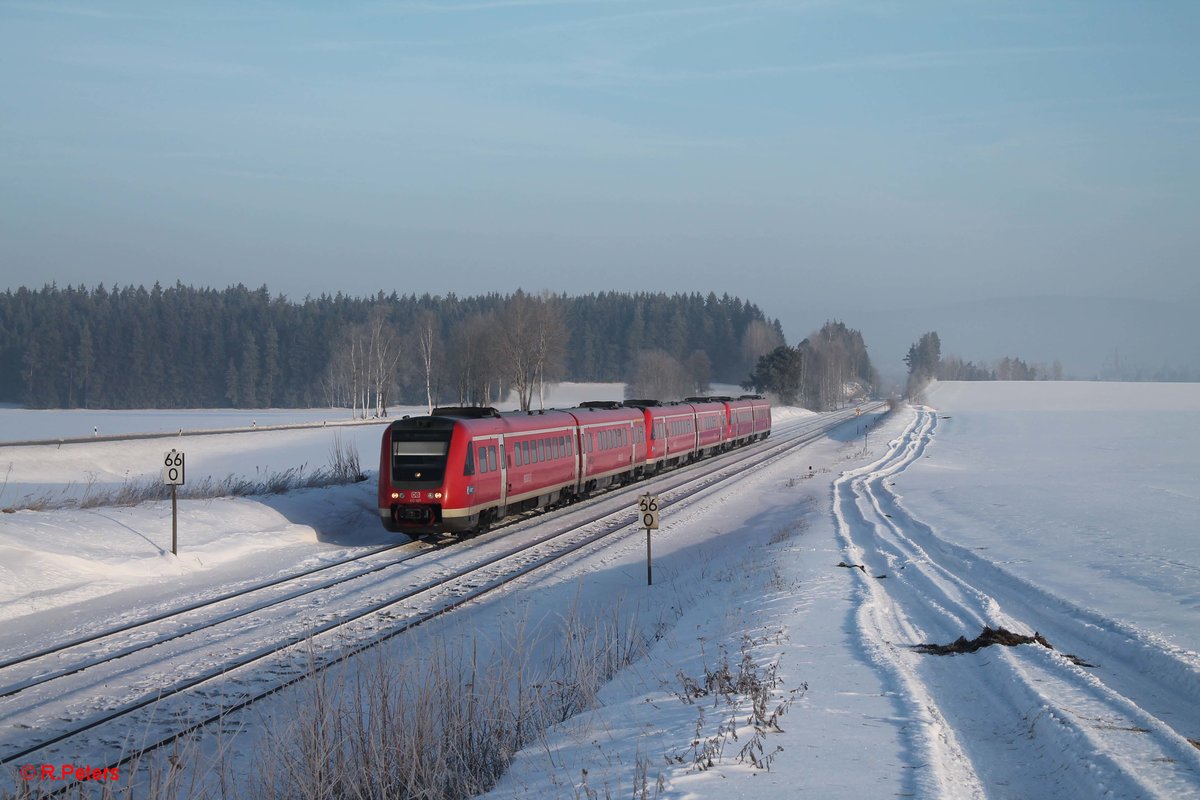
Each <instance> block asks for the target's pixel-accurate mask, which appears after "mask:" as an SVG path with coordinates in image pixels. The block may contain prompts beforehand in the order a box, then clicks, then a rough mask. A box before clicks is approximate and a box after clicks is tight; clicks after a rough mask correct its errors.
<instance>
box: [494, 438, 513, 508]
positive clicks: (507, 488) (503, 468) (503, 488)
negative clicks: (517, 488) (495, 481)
mask: <svg viewBox="0 0 1200 800" xmlns="http://www.w3.org/2000/svg"><path fill="white" fill-rule="evenodd" d="M496 445H497V446H498V447H499V448H500V507H501V508H503V507H504V506H506V505H508V495H509V494H510V493H511V492H512V486H511V485H510V484H509V482H508V456H507V453H505V450H507V448H506V447H505V446H504V434H500V435H499V436H498V437H497V438H496Z"/></svg>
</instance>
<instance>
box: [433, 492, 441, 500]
mask: <svg viewBox="0 0 1200 800" xmlns="http://www.w3.org/2000/svg"><path fill="white" fill-rule="evenodd" d="M433 499H434V500H441V499H442V493H441V492H434V493H433Z"/></svg>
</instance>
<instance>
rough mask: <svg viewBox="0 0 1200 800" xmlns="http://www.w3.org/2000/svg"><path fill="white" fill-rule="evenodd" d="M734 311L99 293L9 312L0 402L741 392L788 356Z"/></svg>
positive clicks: (80, 291)
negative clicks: (758, 371)
mask: <svg viewBox="0 0 1200 800" xmlns="http://www.w3.org/2000/svg"><path fill="white" fill-rule="evenodd" d="M783 340H784V339H783V332H782V328H781V326H780V324H779V322H778V320H771V319H768V318H767V317H766V316H765V315H764V314H763V313H762V311H761V310H760V309H759V308H758V307H757V306H755V305H754V304H752V303H750V302H747V301H743V300H741V299H740V298H737V297H730V296H729V295H728V294H725V295H722V296H717V295H716V294H715V293H709V294H707V295H701V294H699V293H691V294H675V295H667V294H665V293H618V292H603V293H597V294H588V295H580V296H567V295H560V294H553V293H543V294H539V295H533V294H528V293H525V292H523V291H520V290H518V291H516V292H514V293H513V294H509V295H501V294H498V293H491V294H486V295H479V296H473V297H459V296H457V295H454V294H450V295H447V296H444V297H443V296H430V295H428V294H426V295H422V296H417V295H411V294H410V295H401V294H398V293H395V292H392V293H390V294H385V293H384V292H382V291H381V292H379V293H378V294H376V295H373V296H369V297H351V296H347V295H344V294H342V293H340V292H339V293H337V294H335V295H328V294H322V295H321V296H320V297H317V298H313V297H306V298H305V299H304V300H303V301H299V302H296V301H292V300H289V299H288V298H286V297H285V296H284V295H282V294H277V295H272V294H271V292H270V291H269V290H268V288H267V287H266V286H265V285H264V286H262V287H260V288H258V289H249V288H247V287H245V286H242V285H238V286H234V287H229V288H226V289H212V288H197V287H192V286H184V285H182V284H181V283H176V284H175V285H174V286H171V287H167V288H163V287H162V286H161V285H159V284H155V285H154V286H153V287H152V288H150V289H146V288H145V287H143V286H136V287H135V286H123V287H117V286H114V287H112V288H111V289H107V288H105V287H104V286H103V285H99V286H97V287H95V288H86V287H82V286H81V287H72V286H67V287H66V288H61V289H60V288H58V287H57V286H55V285H48V286H45V287H43V288H42V289H40V290H32V289H27V288H24V287H22V288H19V289H17V290H15V291H14V290H8V291H6V292H4V293H3V294H0V402H6V403H19V404H22V405H25V406H27V407H30V408H184V407H197V408H216V407H240V408H263V407H315V406H334V407H350V408H354V409H356V412H358V413H363V414H368V413H376V414H383V413H386V410H387V408H388V407H389V406H391V405H397V404H428V405H430V406H432V405H434V404H451V403H457V404H464V405H484V404H488V403H491V402H494V401H497V400H499V399H502V398H503V397H504V396H505V394H506V393H507V392H508V391H509V390H513V391H515V392H517V394H518V397H519V400H520V404H521V405H522V407H526V408H527V407H530V405H532V404H535V403H536V400H537V398H536V394H537V393H538V392H540V391H541V390H542V388H543V387H544V386H545V385H546V384H547V383H550V382H554V381H559V380H575V381H596V382H621V381H625V382H630V383H631V384H632V383H634V382H636V381H637V380H639V379H644V378H646V377H647V376H661V375H663V374H668V373H669V374H671V375H674V376H675V377H676V378H677V379H678V380H677V383H676V385H675V386H674V387H673V390H678V391H679V392H681V393H698V392H701V393H702V392H704V391H707V387H708V385H709V383H710V382H726V383H739V382H740V381H741V379H742V376H744V375H745V374H746V372H747V371H749V370H750V369H752V368H753V366H754V365H755V363H756V362H757V359H758V357H759V356H760V355H762V354H763V353H765V352H768V351H769V350H770V349H772V348H774V347H776V346H777V345H779V344H781V343H782V342H783Z"/></svg>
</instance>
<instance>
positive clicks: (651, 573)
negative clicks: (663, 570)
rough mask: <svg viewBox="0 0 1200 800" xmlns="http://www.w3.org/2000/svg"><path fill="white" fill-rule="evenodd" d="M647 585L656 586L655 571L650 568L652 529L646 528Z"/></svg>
mask: <svg viewBox="0 0 1200 800" xmlns="http://www.w3.org/2000/svg"><path fill="white" fill-rule="evenodd" d="M646 585H647V586H653V585H654V571H653V569H652V568H651V566H650V529H649V528H646Z"/></svg>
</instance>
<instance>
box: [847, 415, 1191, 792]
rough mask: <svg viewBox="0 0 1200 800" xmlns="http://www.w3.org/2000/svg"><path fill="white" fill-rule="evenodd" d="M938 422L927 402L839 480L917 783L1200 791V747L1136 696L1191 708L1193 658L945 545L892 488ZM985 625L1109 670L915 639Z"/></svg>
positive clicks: (924, 788) (860, 625) (869, 652)
mask: <svg viewBox="0 0 1200 800" xmlns="http://www.w3.org/2000/svg"><path fill="white" fill-rule="evenodd" d="M935 426H936V415H935V414H933V413H930V412H929V411H927V410H923V409H922V410H918V411H917V412H916V414H915V416H914V418H913V420H912V422H911V423H910V424H909V426H908V427H907V428H906V430H905V431H904V433H903V434H902V436H901V437H900V438H899V439H897V440H896V441H894V442H892V444H891V446H890V448H889V451H888V453H887V454H886V455H885V456H884V457H883V458H881V459H880V460H878V461H876V462H875V463H874V464H871V465H868V466H866V467H863V468H860V469H857V470H852V471H848V472H846V473H843V475H842V476H841V477H839V478H838V479H837V481H835V483H834V516H835V522H836V524H837V528H838V531H839V533H840V535H841V536H842V538H843V540H844V543H845V545H846V550H847V556H848V560H849V561H851V563H861V564H863V565H864V567H865V568H866V571H865V572H862V571H859V570H850V572H852V573H853V574H854V577H855V579H856V581H857V582H858V587H859V591H858V602H859V607H858V610H857V612H856V626H857V631H858V634H859V636H860V639H861V645H862V647H863V650H864V655H865V656H866V658H868V659H869V660H870V661H871V662H873V663H874V664H875V665H876V666H877V667H878V668H879V669H880V671H881V672H882V673H883V674H884V675H885V676H886V678H887V681H888V683H889V685H890V686H891V688H893V689H894V690H895V691H896V692H897V702H898V704H900V705H901V706H902V707H903V708H904V709H905V711H906V713H907V714H908V715H909V716H910V718H912V719H913V720H914V721H915V724H914V725H913V726H912V727H910V728H909V729H908V738H909V746H910V747H911V748H912V749H913V751H914V756H915V760H916V761H917V762H918V764H919V765H920V766H919V768H918V769H915V770H914V776H913V782H914V789H915V790H916V791H917V793H918V794H921V795H931V796H937V795H942V796H947V795H953V796H956V797H962V796H970V797H993V796H994V797H1021V796H1030V795H1044V794H1048V793H1051V792H1053V793H1054V794H1055V795H1056V796H1061V797H1080V798H1083V797H1095V796H1101V795H1107V794H1110V793H1111V794H1114V795H1116V796H1129V797H1185V796H1193V797H1200V753H1197V751H1196V750H1195V749H1194V748H1193V747H1192V746H1191V745H1189V744H1188V742H1187V740H1186V739H1185V738H1184V736H1182V735H1180V733H1179V732H1177V731H1176V730H1173V729H1172V728H1171V727H1170V726H1169V725H1168V724H1167V723H1166V722H1164V721H1163V719H1160V718H1159V717H1158V716H1156V715H1155V714H1153V713H1151V712H1149V711H1147V710H1146V709H1144V708H1143V707H1141V706H1140V705H1139V704H1138V703H1137V702H1136V701H1135V700H1134V699H1131V698H1138V699H1140V698H1142V697H1147V698H1149V704H1150V705H1153V706H1155V707H1162V708H1165V709H1167V710H1170V709H1172V708H1173V709H1175V710H1176V711H1178V710H1180V709H1195V708H1196V707H1197V704H1198V703H1200V700H1198V699H1197V698H1198V697H1200V693H1197V692H1194V691H1193V690H1192V687H1193V686H1194V685H1195V682H1196V680H1197V675H1196V673H1195V670H1193V669H1192V668H1191V666H1190V665H1189V664H1187V663H1186V662H1183V661H1180V660H1178V659H1176V658H1174V656H1173V655H1172V654H1170V653H1168V652H1165V651H1163V650H1161V649H1160V648H1152V647H1151V645H1150V643H1149V642H1147V641H1142V640H1138V639H1136V638H1134V639H1131V638H1130V631H1129V630H1128V629H1127V628H1125V627H1123V626H1121V625H1119V624H1118V623H1115V622H1114V621H1112V620H1108V619H1105V618H1103V617H1101V616H1100V615H1098V614H1094V613H1091V612H1084V611H1082V610H1080V609H1076V608H1074V607H1071V606H1070V605H1069V604H1067V603H1065V602H1064V601H1062V600H1061V599H1059V598H1056V597H1054V596H1053V595H1050V594H1049V593H1046V592H1044V591H1042V590H1040V589H1038V588H1037V587H1035V586H1033V585H1031V584H1028V583H1027V582H1024V581H1021V580H1019V579H1016V578H1015V577H1013V576H1011V575H1008V574H1007V573H1005V572H1004V571H1003V570H1001V569H999V568H998V567H997V566H996V565H994V564H991V563H990V562H986V561H983V560H982V559H980V558H978V557H977V556H976V555H975V554H973V553H972V552H971V551H968V550H965V549H964V548H958V547H955V546H953V545H948V544H947V543H945V542H943V541H942V540H940V539H938V538H937V537H936V536H935V535H934V534H933V532H932V530H931V529H930V528H929V527H928V526H927V525H924V524H923V523H921V522H919V521H918V520H916V519H915V518H914V517H912V515H910V514H909V513H908V512H907V511H906V510H905V509H904V507H903V506H902V505H901V504H900V503H899V501H898V500H897V499H896V497H895V495H894V494H892V492H890V491H889V490H888V489H887V487H886V485H885V484H886V482H887V479H888V478H890V477H892V476H894V475H895V474H897V473H899V472H901V471H903V470H904V469H905V468H906V467H907V466H909V465H910V464H912V463H913V462H914V461H916V460H917V459H919V458H921V457H922V456H923V455H924V453H925V449H926V446H927V445H928V442H929V440H930V436H931V435H932V433H933V430H934V428H935ZM918 540H921V541H923V542H926V543H927V544H929V548H928V549H926V548H925V547H922V545H921V544H920V543H919V542H918ZM882 574H886V575H887V576H888V577H887V578H876V577H874V576H876V575H882ZM983 625H991V626H992V627H1000V626H1003V627H1006V628H1009V629H1010V630H1014V631H1017V632H1020V633H1027V634H1029V633H1033V632H1034V629H1037V630H1040V631H1041V632H1042V633H1043V634H1044V635H1047V636H1048V637H1049V638H1050V641H1051V643H1053V644H1055V646H1058V647H1063V646H1064V645H1067V646H1066V649H1067V650H1071V648H1079V651H1080V652H1079V654H1080V655H1081V656H1083V657H1084V658H1087V659H1089V660H1097V659H1098V660H1103V661H1105V663H1109V664H1110V665H1111V667H1110V668H1105V675H1104V679H1103V680H1102V679H1101V678H1100V677H1098V676H1097V675H1095V674H1091V673H1090V672H1089V671H1088V670H1086V669H1084V668H1082V667H1079V666H1077V665H1075V664H1073V663H1072V662H1071V661H1070V660H1068V659H1067V658H1065V657H1064V656H1062V655H1061V654H1060V653H1058V652H1053V651H1050V650H1047V649H1045V648H1042V647H1040V646H1033V647H1025V646H1022V647H1017V648H1005V647H994V648H990V649H989V650H987V651H981V652H979V653H976V654H973V655H962V656H951V657H938V656H928V655H922V654H918V653H915V652H913V651H912V650H910V649H908V648H907V647H906V646H909V645H913V644H918V643H922V642H950V641H952V640H954V639H956V638H957V637H958V636H961V635H967V636H968V637H971V636H974V635H975V634H976V633H977V632H978V631H979V629H980V628H982V626H983ZM1072 632H1074V635H1072ZM1056 637H1057V638H1056ZM1097 643H1099V644H1101V645H1102V647H1096V648H1093V647H1092V645H1096V644H1097ZM1098 651H1099V652H1098ZM1147 667H1149V670H1148V671H1149V672H1150V676H1151V677H1150V679H1147V677H1146V675H1145V673H1146V672H1147ZM1164 677H1168V678H1170V679H1169V680H1161V678H1164ZM1156 678H1160V679H1156ZM1114 686H1117V687H1120V688H1119V689H1118V688H1113V687H1114ZM1181 703H1182V705H1179V704H1181ZM1178 716H1179V718H1180V719H1189V718H1190V719H1192V720H1196V719H1198V718H1200V715H1198V714H1196V713H1188V712H1187V711H1185V712H1184V713H1183V714H1180V715H1178Z"/></svg>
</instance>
